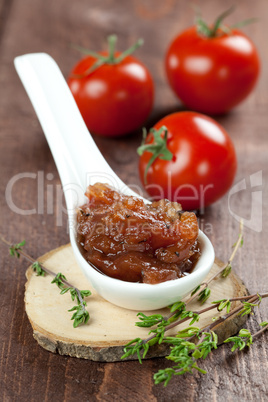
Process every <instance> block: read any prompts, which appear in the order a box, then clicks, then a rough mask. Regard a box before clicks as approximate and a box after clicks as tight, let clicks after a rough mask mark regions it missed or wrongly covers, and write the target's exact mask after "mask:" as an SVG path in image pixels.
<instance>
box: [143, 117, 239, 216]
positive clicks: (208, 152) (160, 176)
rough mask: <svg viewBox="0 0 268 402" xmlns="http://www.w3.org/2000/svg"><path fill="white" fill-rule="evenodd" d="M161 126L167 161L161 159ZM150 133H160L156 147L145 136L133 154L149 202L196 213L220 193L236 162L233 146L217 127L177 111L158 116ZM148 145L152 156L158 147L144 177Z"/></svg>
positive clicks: (226, 186) (152, 138)
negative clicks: (171, 204)
mask: <svg viewBox="0 0 268 402" xmlns="http://www.w3.org/2000/svg"><path fill="white" fill-rule="evenodd" d="M163 126H165V127H166V129H167V142H166V147H167V149H168V151H167V152H170V158H172V159H171V160H163V159H161V156H162V158H163V157H164V156H163V155H164V154H165V152H166V151H164V150H163V141H164V140H163V132H164V130H163ZM154 129H156V130H159V131H158V132H161V139H162V145H160V142H159V141H158V140H157V141H156V137H155V135H154V134H153V133H152V132H150V133H149V135H148V136H147V138H146V140H145V145H142V146H141V147H140V148H139V150H138V152H139V154H140V155H141V157H140V161H139V172H140V178H141V181H142V183H143V185H144V187H145V189H146V190H147V192H148V193H149V194H150V195H151V196H152V198H153V199H162V198H167V199H169V200H171V201H176V202H179V203H181V204H182V207H183V209H184V210H193V209H200V208H201V209H202V208H203V207H205V206H207V205H209V204H211V203H213V202H215V201H216V200H218V199H219V198H220V197H222V196H223V194H224V193H226V191H227V190H228V189H229V188H230V186H231V184H232V182H233V179H234V176H235V173H236V168H237V162H236V154H235V149H234V146H233V143H232V141H231V139H230V137H229V136H228V134H227V133H226V131H225V130H224V129H223V127H221V126H220V125H219V124H218V123H217V122H216V121H214V120H213V119H211V118H210V117H207V116H204V115H202V114H199V113H196V112H179V113H173V114H170V115H168V116H166V117H164V118H163V119H162V120H160V121H159V122H158V123H157V124H156V125H155V126H154ZM160 141H161V140H160ZM156 143H158V145H157V144H156ZM152 144H156V147H158V151H159V149H160V148H161V147H162V148H161V149H160V151H159V152H158V153H159V156H158V157H157V158H156V159H155V160H154V162H153V163H152V164H151V166H150V167H149V169H148V172H147V175H146V177H145V173H146V167H147V166H148V162H149V161H150V159H151V158H152V155H153V149H152V147H151V145H152ZM149 146H150V147H149ZM167 156H168V155H167ZM170 158H169V159H170Z"/></svg>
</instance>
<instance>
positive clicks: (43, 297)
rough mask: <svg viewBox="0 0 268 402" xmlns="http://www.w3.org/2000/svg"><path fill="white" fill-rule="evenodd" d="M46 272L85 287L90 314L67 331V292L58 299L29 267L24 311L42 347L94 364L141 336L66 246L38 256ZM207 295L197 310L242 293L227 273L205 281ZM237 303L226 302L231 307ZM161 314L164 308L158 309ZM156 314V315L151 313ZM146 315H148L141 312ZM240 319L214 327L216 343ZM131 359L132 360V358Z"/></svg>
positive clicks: (131, 316) (158, 350) (157, 350)
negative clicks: (98, 290) (85, 321)
mask: <svg viewBox="0 0 268 402" xmlns="http://www.w3.org/2000/svg"><path fill="white" fill-rule="evenodd" d="M38 261H39V262H41V263H43V264H44V265H45V266H46V267H47V268H49V269H50V270H51V271H53V272H55V273H58V272H61V273H62V274H64V275H65V276H66V278H67V279H68V280H69V281H70V282H71V283H72V284H73V285H74V286H76V287H77V288H79V289H90V290H91V291H92V295H91V296H89V297H88V298H87V299H86V301H87V309H88V311H89V313H90V320H89V322H88V324H86V325H82V326H80V327H78V328H73V321H71V320H70V318H71V315H72V312H68V310H69V309H71V308H72V307H73V306H74V302H72V300H71V297H70V294H69V292H68V293H66V294H64V295H60V291H59V289H58V287H57V286H56V285H54V284H51V280H52V278H51V277H50V276H49V275H46V276H45V277H40V276H36V275H35V273H34V272H33V270H32V268H31V267H29V268H28V270H27V272H26V276H27V279H28V281H27V283H26V290H25V308H26V313H27V315H28V318H29V320H30V323H31V325H32V328H33V336H34V338H35V339H36V340H37V342H38V343H39V345H40V346H42V347H43V348H44V349H46V350H48V351H50V352H53V353H59V354H61V355H69V356H74V357H78V358H84V359H90V360H94V361H103V362H114V361H119V360H120V359H121V356H122V355H123V347H124V345H125V344H126V343H127V342H129V341H130V340H132V339H134V338H138V337H140V338H146V337H147V333H148V329H146V328H139V327H137V326H135V322H136V321H137V313H138V312H137V311H131V310H126V309H123V308H121V307H117V306H115V305H113V304H111V303H109V302H107V301H106V300H104V299H103V298H102V297H101V296H99V295H98V294H97V293H96V292H95V291H94V289H93V288H92V286H91V284H90V283H89V282H88V280H87V279H86V278H85V276H84V274H83V273H82V271H81V270H80V268H79V267H78V265H77V263H76V261H75V258H74V255H73V252H72V248H71V245H70V244H67V245H65V246H62V247H60V248H57V249H55V250H52V251H50V252H49V253H47V254H45V255H43V256H42V257H40V258H38ZM221 266H222V262H220V261H219V260H217V259H216V260H215V264H214V266H213V268H212V270H211V273H210V275H213V274H214V273H215V272H217V271H218V270H219V268H220V267H221ZM210 288H211V297H210V299H209V301H207V302H206V303H205V304H204V305H203V307H205V306H206V305H210V303H211V301H213V300H219V299H224V298H232V297H237V296H243V295H246V294H248V292H247V289H246V288H245V286H244V284H243V282H242V281H241V279H239V278H238V277H237V276H236V275H235V274H234V273H231V274H230V275H229V276H228V278H226V279H217V280H214V281H213V282H212V283H211V286H210ZM238 303H240V302H234V303H232V308H231V309H234V308H235V307H237V305H238ZM189 309H192V310H200V303H198V302H192V303H191V305H189ZM158 312H159V313H160V314H163V315H166V314H167V313H168V309H161V310H158ZM154 313H156V311H155V312H154ZM146 314H148V315H149V314H150V312H147V313H146ZM221 314H222V313H220V312H218V311H217V310H212V311H210V312H207V313H205V314H202V316H201V319H200V321H199V322H198V326H199V327H200V328H205V327H206V326H207V325H208V324H210V323H211V320H212V318H213V317H219V316H220V315H221ZM245 321H246V317H241V316H238V317H232V318H230V319H229V320H227V321H226V322H224V323H223V324H220V325H218V326H217V327H216V328H215V332H216V333H217V335H218V337H219V343H222V342H223V340H224V339H226V338H227V337H229V336H232V335H234V334H235V333H237V332H238V331H239V329H240V328H241V327H242V325H243V324H244V322H245ZM187 324H188V323H185V324H183V325H180V327H179V328H178V326H177V327H175V328H173V329H172V330H170V331H169V335H172V334H175V333H176V332H177V330H178V329H182V328H184V327H186V326H187ZM168 349H169V348H168V345H166V344H161V345H155V346H154V347H152V348H150V353H149V354H148V356H147V357H148V358H150V357H159V356H165V355H167V354H168ZM132 359H135V356H134V357H132Z"/></svg>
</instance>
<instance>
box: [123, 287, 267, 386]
mask: <svg viewBox="0 0 268 402" xmlns="http://www.w3.org/2000/svg"><path fill="white" fill-rule="evenodd" d="M267 297H268V292H267V293H263V294H258V293H256V294H251V295H248V296H241V297H234V298H231V299H222V300H218V301H214V302H213V304H212V305H211V306H208V307H206V308H203V309H201V310H199V311H187V310H186V309H185V303H183V302H181V305H179V304H178V303H175V305H176V307H175V309H176V311H177V312H179V313H177V314H178V315H179V316H178V317H177V319H176V320H175V321H173V322H172V320H174V316H173V315H172V316H170V317H169V318H168V317H164V316H162V315H160V314H155V315H152V316H146V315H145V314H144V313H138V317H139V318H140V321H141V322H136V324H135V325H137V326H141V327H151V326H152V327H154V326H155V328H154V329H151V330H150V332H149V336H148V337H147V338H146V339H144V340H142V339H141V338H136V339H134V340H132V341H130V342H129V343H128V344H127V345H125V348H124V352H125V353H124V355H123V356H122V359H125V358H127V357H129V356H133V355H135V354H137V356H138V360H139V362H140V363H142V358H145V357H146V355H147V353H148V351H149V348H150V347H151V346H153V345H155V344H156V343H158V344H161V343H169V344H170V345H171V349H170V354H169V355H168V356H167V357H166V358H167V359H168V360H171V361H173V362H175V363H176V365H175V366H174V367H172V368H167V369H165V370H159V372H158V373H156V374H155V375H154V380H155V383H156V384H159V383H160V382H164V385H165V386H166V385H167V384H168V382H169V381H170V380H171V378H172V377H173V375H182V374H185V373H191V374H192V373H193V370H194V369H195V370H197V371H199V372H201V373H204V374H205V373H206V371H205V370H202V369H200V367H199V366H198V364H197V360H199V359H201V358H202V359H205V358H206V357H207V356H208V355H209V354H210V353H211V352H212V350H213V349H217V335H216V334H215V332H214V331H213V329H214V327H216V326H217V325H219V324H220V323H223V322H225V321H226V320H228V319H229V318H230V317H231V316H233V315H238V314H241V315H245V314H251V313H252V309H253V308H254V307H256V306H259V304H260V303H261V301H262V299H263V298H267ZM234 301H240V302H241V304H240V305H239V306H238V307H236V308H235V309H233V310H232V311H230V308H231V303H232V302H234ZM212 309H217V310H218V311H223V310H224V309H225V310H226V314H224V315H222V316H220V317H219V318H217V319H215V320H214V321H213V322H212V323H211V324H210V325H208V326H207V327H206V328H204V329H203V330H202V331H201V329H200V328H199V327H196V326H193V324H194V323H195V322H197V321H198V320H199V318H200V315H201V314H203V313H205V312H207V311H209V310H212ZM170 310H174V305H172V306H171V307H170ZM188 320H191V322H190V323H189V327H188V328H186V329H183V330H180V331H178V332H177V334H176V335H175V336H165V333H166V331H168V330H169V329H171V328H173V327H175V326H178V325H180V324H182V323H183V322H186V321H188ZM260 325H261V326H262V329H261V330H259V331H258V332H256V334H254V335H251V333H250V332H249V331H248V330H247V329H242V330H240V332H239V335H238V336H237V337H230V338H228V339H226V340H225V341H224V342H225V343H227V342H233V343H234V346H233V347H232V351H234V350H236V349H239V350H242V349H244V348H245V346H248V347H249V346H250V345H251V344H252V343H253V338H255V337H257V336H259V335H260V334H261V333H262V332H264V331H266V330H267V329H268V322H266V321H264V322H263V323H261V324H260ZM244 338H245V339H244ZM195 339H197V342H195Z"/></svg>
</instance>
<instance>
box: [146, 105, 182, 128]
mask: <svg viewBox="0 0 268 402" xmlns="http://www.w3.org/2000/svg"><path fill="white" fill-rule="evenodd" d="M186 110H189V109H187V108H186V106H184V105H181V104H177V105H172V106H171V107H167V108H155V109H154V110H153V111H152V113H151V115H150V116H149V118H148V119H147V120H146V122H145V124H144V127H145V128H146V130H147V131H149V130H150V128H151V127H153V126H154V125H155V124H156V123H157V122H158V121H159V120H161V119H163V118H164V117H166V116H167V115H169V114H172V113H177V112H185V111H186Z"/></svg>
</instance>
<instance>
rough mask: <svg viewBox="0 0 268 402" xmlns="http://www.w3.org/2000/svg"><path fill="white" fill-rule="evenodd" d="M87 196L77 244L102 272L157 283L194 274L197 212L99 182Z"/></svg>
mask: <svg viewBox="0 0 268 402" xmlns="http://www.w3.org/2000/svg"><path fill="white" fill-rule="evenodd" d="M86 196H87V197H88V202H87V203H86V204H84V205H83V206H81V207H80V208H79V209H78V213H77V219H78V226H77V235H78V243H79V244H80V246H81V248H82V252H83V255H84V258H85V259H86V260H87V261H88V262H89V263H91V264H94V265H95V266H96V267H97V268H98V269H99V270H100V271H101V272H102V273H104V274H105V275H108V276H110V277H113V278H116V279H121V280H123V281H129V282H143V283H149V284H157V283H160V282H165V281H169V280H173V279H178V278H180V277H182V276H184V275H185V274H187V273H189V272H191V271H192V269H193V268H194V265H195V264H196V262H197V260H198V258H199V256H200V249H199V244H198V240H197V237H198V223H197V218H196V215H195V214H194V213H193V212H182V210H181V206H180V204H177V203H176V202H170V201H168V200H161V201H157V202H153V203H151V204H145V203H144V201H143V200H142V199H141V198H138V197H133V196H127V195H124V194H121V193H118V192H117V191H115V190H113V189H112V188H110V187H109V186H108V185H107V184H101V183H96V184H94V185H93V186H89V187H88V188H87V191H86Z"/></svg>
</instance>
